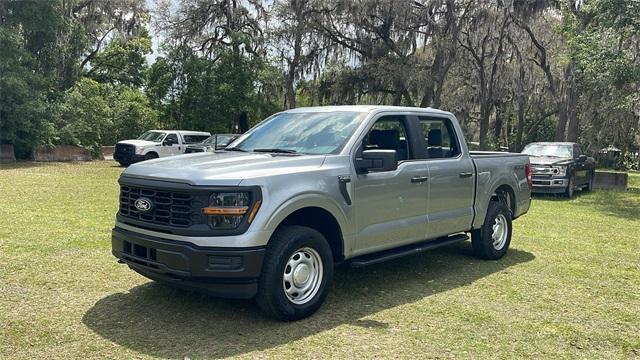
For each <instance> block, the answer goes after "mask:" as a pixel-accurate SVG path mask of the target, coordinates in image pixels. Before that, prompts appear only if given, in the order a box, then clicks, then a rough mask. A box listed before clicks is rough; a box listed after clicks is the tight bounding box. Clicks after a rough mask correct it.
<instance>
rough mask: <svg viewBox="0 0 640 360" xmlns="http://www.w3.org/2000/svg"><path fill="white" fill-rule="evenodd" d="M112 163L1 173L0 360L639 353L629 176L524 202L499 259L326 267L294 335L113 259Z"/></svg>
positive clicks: (635, 208) (638, 230) (639, 213)
mask: <svg viewBox="0 0 640 360" xmlns="http://www.w3.org/2000/svg"><path fill="white" fill-rule="evenodd" d="M120 172H121V169H120V168H118V167H116V166H115V163H113V162H106V161H102V162H93V163H79V164H48V165H44V164H32V163H22V164H17V165H2V168H1V169H0V204H1V206H0V358H105V357H106V358H127V359H128V358H147V357H167V358H183V357H185V356H188V357H190V358H213V357H233V356H237V357H244V358H256V357H304V358H307V357H313V358H329V357H331V358H361V357H366V358H371V357H418V358H425V357H426V358H432V357H460V358H514V357H532V358H549V357H552V358H558V357H559V358H634V357H635V358H637V357H640V249H639V248H640V174H633V175H631V176H630V189H629V191H628V192H624V193H623V192H605V191H598V192H594V193H591V194H585V195H579V196H578V197H577V198H576V199H573V200H566V199H561V198H555V197H536V198H535V200H534V202H533V204H532V208H531V211H530V212H529V214H527V215H526V216H524V217H522V218H521V219H519V220H517V221H516V222H515V223H514V224H515V225H514V227H515V229H514V235H513V241H512V243H511V250H510V252H509V254H508V255H507V256H506V257H505V258H504V259H502V260H500V261H480V260H476V259H475V258H473V257H472V256H471V252H470V246H469V244H468V243H464V244H460V245H458V246H451V247H448V248H444V249H441V250H437V251H434V252H429V253H425V254H421V255H418V256H413V257H409V258H404V259H399V260H397V261H393V262H389V263H385V264H381V265H379V266H374V267H369V268H364V269H352V270H345V269H339V270H338V271H337V274H336V279H335V284H334V287H333V289H332V291H331V294H330V295H329V297H328V299H327V302H326V304H325V306H323V307H322V309H321V310H320V311H319V312H318V313H317V314H316V315H315V316H313V317H311V318H309V319H305V320H303V321H300V322H296V323H278V322H274V321H271V320H269V319H267V318H265V317H264V316H262V315H261V313H260V312H259V311H258V309H257V308H256V306H255V305H254V304H253V303H252V302H251V301H231V300H222V299H214V298H209V297H206V296H202V295H199V294H196V293H190V292H184V291H178V290H173V289H169V288H166V287H163V286H160V285H157V284H154V283H152V282H149V281H147V280H146V279H145V278H143V277H141V276H139V275H137V274H136V273H134V272H133V271H130V270H128V269H127V268H126V267H125V266H123V265H119V264H117V263H116V261H115V258H113V256H112V255H111V252H110V230H111V227H112V224H113V217H114V214H115V212H116V207H117V197H118V185H117V182H116V180H117V177H118V175H119V174H120Z"/></svg>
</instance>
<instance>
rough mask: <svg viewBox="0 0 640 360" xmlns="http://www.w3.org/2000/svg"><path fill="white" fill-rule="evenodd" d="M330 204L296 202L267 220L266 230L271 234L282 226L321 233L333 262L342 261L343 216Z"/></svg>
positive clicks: (343, 252) (343, 250)
mask: <svg viewBox="0 0 640 360" xmlns="http://www.w3.org/2000/svg"><path fill="white" fill-rule="evenodd" d="M331 205H333V204H331V203H325V204H321V203H318V202H317V201H313V202H309V201H308V199H307V200H306V201H302V200H299V201H296V202H295V203H294V204H289V205H288V206H286V210H284V209H283V210H281V211H278V212H277V213H276V214H274V216H272V217H271V219H269V221H268V222H267V224H266V228H267V229H269V230H271V234H273V233H274V232H276V231H277V230H278V229H279V228H281V227H282V226H287V225H299V226H307V227H310V228H312V229H314V230H316V231H318V232H319V233H321V234H322V235H323V236H324V237H325V239H326V240H327V242H328V243H329V246H330V247H331V251H332V253H333V258H334V262H336V263H339V262H341V261H343V260H344V256H345V248H344V228H345V227H344V226H345V223H344V221H345V218H344V214H343V213H342V212H341V211H340V210H339V208H337V206H336V205H333V206H331Z"/></svg>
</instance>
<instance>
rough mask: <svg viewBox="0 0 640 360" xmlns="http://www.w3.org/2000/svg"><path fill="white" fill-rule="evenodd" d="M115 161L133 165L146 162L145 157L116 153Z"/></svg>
mask: <svg viewBox="0 0 640 360" xmlns="http://www.w3.org/2000/svg"><path fill="white" fill-rule="evenodd" d="M113 159H114V160H115V161H117V162H119V163H121V164H133V163H137V162H140V161H142V160H144V155H138V154H118V153H114V154H113Z"/></svg>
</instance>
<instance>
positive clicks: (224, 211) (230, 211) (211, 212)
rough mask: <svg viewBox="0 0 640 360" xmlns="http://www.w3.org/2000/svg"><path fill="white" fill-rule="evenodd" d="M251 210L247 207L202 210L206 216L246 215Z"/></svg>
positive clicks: (207, 208)
mask: <svg viewBox="0 0 640 360" xmlns="http://www.w3.org/2000/svg"><path fill="white" fill-rule="evenodd" d="M247 210H249V207H247V206H238V207H206V208H203V209H202V213H203V214H205V215H244V214H246V213H247Z"/></svg>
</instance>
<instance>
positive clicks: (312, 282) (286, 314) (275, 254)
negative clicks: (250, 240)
mask: <svg viewBox="0 0 640 360" xmlns="http://www.w3.org/2000/svg"><path fill="white" fill-rule="evenodd" d="M332 280H333V255H332V252H331V248H330V247H329V244H328V243H327V240H326V239H325V238H324V236H322V234H320V233H319V232H318V231H316V230H314V229H311V228H308V227H304V226H286V227H283V228H281V229H279V230H277V231H276V233H275V234H274V235H273V237H272V238H271V240H270V242H269V245H268V246H267V252H266V254H265V259H264V264H263V266H262V274H261V275H260V282H259V284H258V294H257V296H256V301H257V303H258V306H260V308H261V309H262V311H264V312H265V313H266V314H267V315H269V316H271V317H273V318H276V319H278V320H286V321H291V320H299V319H302V318H305V317H307V316H310V315H312V314H313V313H315V312H316V311H317V310H318V309H319V308H320V306H321V305H322V303H323V302H324V299H325V298H326V296H327V293H328V291H329V287H330V286H331V282H332Z"/></svg>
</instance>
